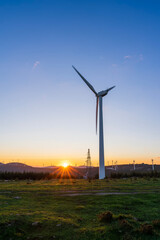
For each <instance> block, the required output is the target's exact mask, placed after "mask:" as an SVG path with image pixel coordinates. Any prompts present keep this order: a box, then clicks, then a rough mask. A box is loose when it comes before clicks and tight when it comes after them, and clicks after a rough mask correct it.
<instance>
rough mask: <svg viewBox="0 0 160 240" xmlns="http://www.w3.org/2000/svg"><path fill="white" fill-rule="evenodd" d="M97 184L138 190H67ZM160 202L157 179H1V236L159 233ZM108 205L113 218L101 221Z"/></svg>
mask: <svg viewBox="0 0 160 240" xmlns="http://www.w3.org/2000/svg"><path fill="white" fill-rule="evenodd" d="M154 189H155V190H154ZM99 190H101V191H103V192H110V193H111V192H127V193H132V192H137V193H138V194H134V195H132V194H127V195H106V196H98V195H95V194H94V195H84V196H83V195H80V196H65V193H67V194H68V192H69V191H73V192H81V193H82V192H85V193H86V192H90V193H93V192H94V193H95V192H96V191H97V192H99ZM142 192H144V193H142ZM159 203H160V180H159V179H157V180H156V179H151V180H147V179H132V180H131V179H118V180H109V181H108V180H107V181H106V180H103V181H98V180H95V181H91V183H89V182H88V181H86V180H72V181H70V180H64V179H63V180H52V181H35V182H34V181H32V182H31V184H28V182H27V181H9V182H2V181H1V182H0V209H1V210H0V239H3V240H9V239H12V240H20V239H22V240H23V239H30V240H38V239H39V240H40V239H45V240H49V239H65V240H69V239H73V240H74V239H75V240H87V239H92V240H95V239H96V240H101V239H105V240H112V239H113V240H114V239H115V240H121V239H122V240H128V239H129V240H132V239H135V240H137V239H139V240H140V239H146V240H150V239H151V240H154V239H160V207H159V206H160V205H159ZM106 211H111V212H112V213H113V220H112V221H111V222H110V223H106V222H103V221H100V215H101V213H103V212H106ZM143 224H148V225H150V226H151V227H152V228H153V229H152V231H151V232H147V230H146V228H147V227H148V225H145V227H144V225H143ZM146 226H147V227H146ZM151 227H150V228H151ZM147 229H148V228H147Z"/></svg>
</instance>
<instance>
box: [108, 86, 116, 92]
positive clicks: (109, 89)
mask: <svg viewBox="0 0 160 240" xmlns="http://www.w3.org/2000/svg"><path fill="white" fill-rule="evenodd" d="M113 88H115V86H113V87H111V88H108V89H107V90H108V92H109V91H111V90H112V89H113Z"/></svg>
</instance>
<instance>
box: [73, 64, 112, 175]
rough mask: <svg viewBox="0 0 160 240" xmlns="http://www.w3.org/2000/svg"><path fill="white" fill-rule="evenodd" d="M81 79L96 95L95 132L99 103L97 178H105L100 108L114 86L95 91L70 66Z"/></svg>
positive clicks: (101, 113)
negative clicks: (103, 99)
mask: <svg viewBox="0 0 160 240" xmlns="http://www.w3.org/2000/svg"><path fill="white" fill-rule="evenodd" d="M72 67H73V68H74V70H75V71H76V72H77V73H78V75H79V76H80V77H81V78H82V80H83V81H84V82H85V83H86V84H87V86H88V87H89V88H90V89H91V90H92V92H93V93H94V94H95V95H96V98H97V103H96V132H97V120H98V105H99V179H104V178H105V166H104V139H103V109H102V98H103V97H104V96H106V95H107V94H108V92H109V91H110V90H111V89H113V88H114V87H115V86H113V87H111V88H108V89H106V90H104V91H101V92H98V93H97V92H96V91H95V89H94V87H93V86H92V85H91V84H90V83H89V82H88V81H87V80H86V79H85V78H84V77H83V76H82V75H81V74H80V73H79V72H78V70H77V69H76V68H75V67H74V66H72Z"/></svg>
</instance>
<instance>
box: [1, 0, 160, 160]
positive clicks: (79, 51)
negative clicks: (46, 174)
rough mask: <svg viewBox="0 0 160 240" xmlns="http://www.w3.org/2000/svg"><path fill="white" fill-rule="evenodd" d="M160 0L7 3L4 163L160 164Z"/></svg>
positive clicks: (4, 10)
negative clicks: (101, 144)
mask: <svg viewBox="0 0 160 240" xmlns="http://www.w3.org/2000/svg"><path fill="white" fill-rule="evenodd" d="M159 23H160V3H159V1H141V0H140V1H129V0H128V1H127V0H126V1H114V0H112V1H101V0H100V1H97V0H96V1H94V0H93V1H89V0H87V1H64V0H61V1H54V0H52V1H51V0H37V1H30V0H24V1H22V0H21V1H8V0H5V1H3V0H1V1H0V30H1V38H0V55H1V57H0V76H1V77H0V115H1V118H0V161H4V162H8V161H17V160H19V161H21V162H26V163H28V164H32V165H42V164H45V165H48V164H51V163H52V164H56V165H57V164H61V163H62V162H64V161H68V162H69V163H70V164H73V165H74V164H75V163H77V164H83V163H84V161H85V158H86V153H87V149H88V148H90V149H91V157H92V162H93V164H94V165H97V163H98V135H96V134H95V102H96V99H95V96H94V95H93V93H92V92H91V91H90V89H88V88H87V86H86V85H85V84H84V83H83V82H82V80H81V79H80V78H79V76H78V75H77V74H76V73H75V72H74V70H73V69H72V67H71V66H72V65H75V66H76V67H77V69H78V70H79V71H80V72H81V73H82V74H83V75H84V76H85V77H86V79H87V80H88V81H89V82H90V83H91V84H92V85H93V86H94V87H95V89H96V90H97V91H100V90H104V89H106V88H107V87H111V86H113V85H116V88H115V89H114V90H112V92H110V93H109V94H108V95H107V96H106V97H105V98H104V101H103V109H104V137H105V159H106V163H107V162H108V161H110V163H111V161H112V160H113V161H116V160H117V161H118V163H124V162H128V163H129V162H132V161H133V159H135V160H136V162H148V163H150V162H151V161H150V159H151V158H154V159H155V161H156V162H157V163H160V158H158V157H159V156H160V152H159V146H160V124H159V122H160V111H159V102H160V81H159V76H160V61H159V59H160V50H159V43H160V24H159Z"/></svg>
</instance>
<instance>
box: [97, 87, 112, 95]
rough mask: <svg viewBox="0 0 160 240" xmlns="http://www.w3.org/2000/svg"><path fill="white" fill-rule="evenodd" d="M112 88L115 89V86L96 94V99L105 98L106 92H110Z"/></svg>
mask: <svg viewBox="0 0 160 240" xmlns="http://www.w3.org/2000/svg"><path fill="white" fill-rule="evenodd" d="M114 87H115V86H113V87H111V88H108V89H106V90H104V91H101V92H98V94H97V97H104V96H106V95H107V94H108V92H109V91H110V90H112V89H113V88H114Z"/></svg>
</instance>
